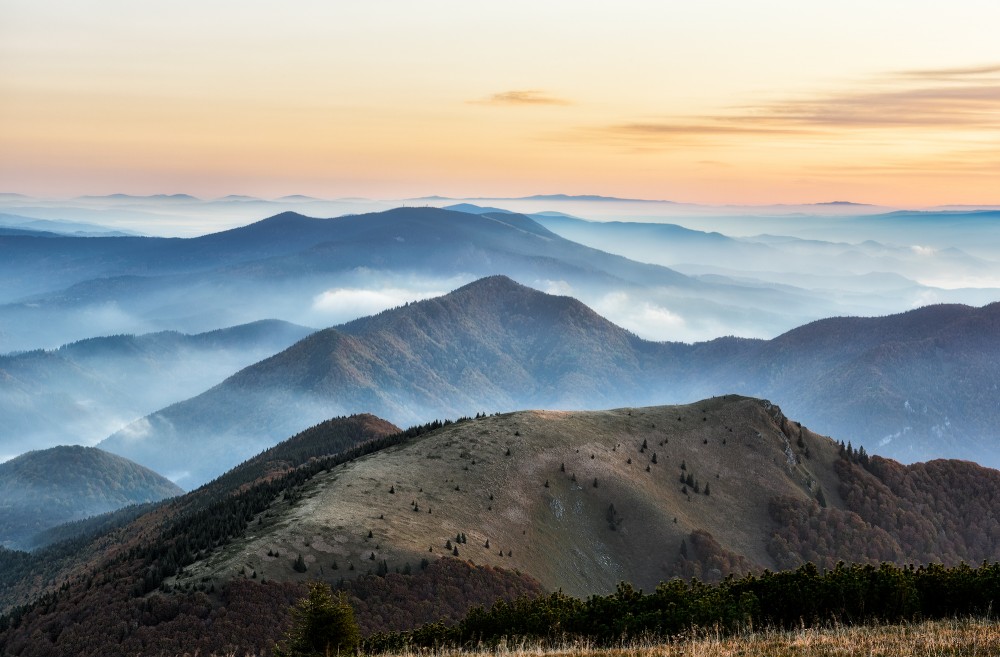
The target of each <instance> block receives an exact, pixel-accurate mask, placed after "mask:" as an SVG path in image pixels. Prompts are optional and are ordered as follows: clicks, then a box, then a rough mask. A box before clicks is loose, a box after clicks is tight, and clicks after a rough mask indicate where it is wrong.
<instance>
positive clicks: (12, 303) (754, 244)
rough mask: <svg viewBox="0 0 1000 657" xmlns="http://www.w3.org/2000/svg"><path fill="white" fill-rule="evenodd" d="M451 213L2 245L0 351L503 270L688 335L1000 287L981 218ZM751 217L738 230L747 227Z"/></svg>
mask: <svg viewBox="0 0 1000 657" xmlns="http://www.w3.org/2000/svg"><path fill="white" fill-rule="evenodd" d="M231 203H236V204H237V205H239V207H238V208H235V209H233V212H234V213H238V214H240V215H242V216H246V214H248V213H250V212H251V211H250V210H248V208H247V207H244V205H243V204H244V203H245V202H244V201H231ZM167 206H168V207H177V206H183V207H186V206H185V205H184V203H181V202H179V201H178V202H171V203H169V204H167ZM452 207H454V208H455V209H461V210H464V211H463V212H456V211H454V210H446V209H438V208H433V207H405V208H395V209H392V210H387V211H384V212H378V213H369V214H358V215H346V216H341V217H339V218H336V219H312V218H309V217H305V216H303V215H301V214H297V213H294V212H286V213H282V214H279V215H275V216H272V217H270V218H268V219H264V220H262V221H259V222H256V223H253V224H249V225H245V226H241V227H239V228H234V229H231V230H226V231H222V232H219V233H214V234H211V235H204V236H201V237H197V238H188V239H176V238H175V239H165V238H152V237H88V238H79V237H67V236H65V235H61V236H52V235H48V236H46V237H45V238H43V237H42V236H41V235H39V234H38V233H31V232H29V233H27V234H25V233H17V232H16V231H14V232H15V234H8V235H0V276H3V279H4V281H5V285H4V286H3V288H2V289H0V352H10V351H19V350H26V349H36V348H40V347H41V348H53V347H55V346H57V345H60V344H64V343H67V342H72V341H75V340H79V339H83V338H87V337H93V336H97V335H109V334H116V333H148V332H153V331H157V330H165V329H169V330H180V331H183V332H186V333H198V332H202V331H206V330H211V329H214V328H219V327H224V326H232V325H236V324H242V323H248V322H251V321H256V320H259V319H262V318H277V319H282V320H285V321H290V322H293V323H297V324H302V325H312V326H330V325H335V324H338V323H341V322H344V321H347V320H349V319H353V318H355V317H358V316H360V315H364V314H367V313H370V312H372V311H374V310H377V309H379V308H385V307H391V305H393V303H392V302H394V301H395V302H398V303H402V302H404V301H407V300H416V299H419V298H426V297H427V296H429V295H431V294H433V293H442V292H444V291H446V290H448V289H452V288H454V287H456V286H457V285H460V284H462V283H465V282H469V281H471V280H474V279H476V278H480V277H483V276H489V275H496V274H503V275H507V276H509V277H511V278H513V279H515V280H517V281H518V282H521V283H523V284H526V285H530V286H533V287H536V288H539V289H546V290H550V291H556V292H560V293H565V294H571V295H573V296H575V297H577V298H579V299H581V300H583V301H584V302H585V303H588V304H589V305H591V306H592V307H594V308H595V309H597V310H599V311H600V312H602V314H604V315H606V316H608V317H609V318H610V319H612V320H613V321H615V322H616V323H618V324H619V325H622V326H625V327H626V328H629V329H630V330H633V331H635V332H637V333H640V334H642V335H643V336H645V337H647V338H653V339H670V340H679V341H685V342H692V341H696V340H703V339H709V338H712V337H717V336H718V335H725V334H733V335H741V336H748V337H769V336H773V335H777V334H779V333H781V332H784V331H787V330H789V329H791V328H793V327H795V326H798V325H801V324H803V323H805V322H808V321H812V320H814V319H818V318H822V317H829V316H835V315H844V314H848V315H867V314H879V313H885V312H888V311H900V310H902V309H906V308H910V307H913V306H915V305H926V304H927V303H931V302H933V301H949V302H961V303H967V304H972V305H981V304H983V303H986V302H988V301H991V300H995V298H996V297H997V294H998V292H997V289H998V288H1000V265H998V264H997V262H996V259H995V257H994V256H990V257H983V256H981V255H976V253H977V252H978V251H982V250H985V251H986V252H987V253H991V254H995V252H996V249H997V248H1000V243H998V244H993V242H992V238H991V237H989V235H988V234H987V233H988V232H989V231H987V230H984V228H983V227H984V226H986V225H987V223H984V222H988V221H989V218H988V217H983V216H980V215H982V214H983V213H978V214H976V213H972V214H975V217H972V214H967V215H961V216H957V215H956V216H951V215H948V216H947V217H944V218H939V220H938V221H937V223H935V222H934V221H931V222H927V221H924V220H923V219H916V218H913V217H911V216H909V215H907V216H895V215H893V216H891V217H890V216H888V215H886V216H879V217H868V218H865V219H864V220H863V221H862V219H857V218H841V219H838V221H837V222H835V221H833V220H831V219H819V218H816V219H810V220H809V221H804V222H801V226H799V225H798V224H790V223H789V220H788V219H787V218H784V219H781V220H780V221H777V220H776V221H777V223H776V224H774V225H772V223H774V222H771V223H768V222H767V221H765V220H763V219H762V220H760V222H757V221H756V220H755V223H754V225H755V226H756V225H758V223H759V224H760V225H762V226H766V227H771V228H774V229H775V230H779V229H783V228H796V229H798V228H802V227H804V228H803V230H806V229H810V227H813V226H814V227H816V230H821V229H823V226H834V227H835V229H836V231H835V232H836V233H837V234H838V235H839V234H842V233H846V232H849V230H848V229H850V230H853V231H854V232H855V233H856V234H857V235H864V234H866V232H872V231H874V232H876V233H880V234H889V235H895V236H898V235H900V234H906V235H912V238H913V239H914V240H916V239H919V238H922V236H924V234H926V233H930V234H932V235H931V237H933V236H935V235H936V236H937V238H942V236H955V238H956V239H958V238H961V241H962V244H963V245H965V246H968V245H969V244H970V241H969V237H968V236H969V235H970V234H975V235H979V234H981V233H982V234H983V235H982V236H981V237H979V238H978V239H975V240H974V241H972V243H971V244H972V248H973V249H977V250H978V251H970V250H969V249H968V248H962V249H958V248H944V247H939V246H936V244H937V243H938V241H939V240H937V241H935V239H931V241H930V242H928V243H926V244H925V245H924V246H920V243H919V242H918V243H916V244H913V243H907V244H903V245H893V244H892V243H891V241H887V242H874V241H863V242H858V243H853V242H852V243H838V242H831V241H829V240H822V239H809V240H806V239H802V238H793V237H788V236H786V235H785V234H783V233H780V232H779V233H774V234H772V235H770V236H768V235H763V236H762V235H758V236H756V237H753V238H746V237H744V238H740V239H735V238H732V237H728V236H724V235H722V234H719V233H711V232H706V231H699V230H691V229H688V228H681V227H679V226H672V225H666V224H650V223H644V224H642V223H634V222H633V223H608V224H606V225H605V224H598V223H595V222H584V221H580V220H575V219H573V218H572V217H568V216H566V215H564V214H561V213H553V212H539V213H538V214H537V215H534V216H531V217H528V216H525V215H520V214H516V213H514V212H512V211H510V210H500V211H497V212H493V211H490V210H491V209H490V208H477V207H474V206H472V205H470V204H464V205H461V204H459V205H454V206H452ZM602 207H603V206H602ZM742 220H743V221H744V223H743V224H739V222H738V221H737V222H736V223H734V224H733V226H738V228H737V229H738V230H739V231H741V232H742V231H744V230H745V226H746V224H745V221H746V219H745V218H742ZM734 221H735V220H734ZM838 222H839V223H838ZM939 223H940V224H941V225H943V226H945V227H946V228H947V229H942V228H940V227H939V226H938V224H939ZM994 223H995V222H994ZM542 224H545V225H544V226H543V225H542ZM844 227H846V228H844ZM18 230H21V229H18ZM810 230H811V229H810ZM855 239H858V238H855ZM573 240H580V241H581V242H584V243H585V244H584V243H580V242H577V241H573ZM588 245H590V246H588ZM595 247H596V248H595ZM991 249H993V250H992V251H991ZM609 250H610V251H617V252H618V255H612V254H610V253H608V252H607V251H609ZM629 258H631V259H629ZM643 261H645V262H643ZM646 263H653V264H646ZM664 265H676V266H677V267H679V268H681V269H683V273H682V272H681V271H679V270H678V269H675V268H673V267H668V266H664ZM876 279H877V284H876V282H875V281H876ZM385 290H390V291H391V294H390V295H388V299H389V300H388V301H386V300H385V299H384V298H383V297H385V293H384V291H385ZM345 291H346V292H345ZM356 292H358V293H363V294H367V296H368V298H372V297H378V298H380V299H382V301H380V302H371V303H372V304H375V305H377V306H378V307H374V306H371V305H370V306H368V307H366V308H364V309H363V310H357V309H356V305H357V304H353V305H352V303H350V302H349V301H342V302H339V303H333V304H331V303H329V302H328V297H329V295H331V294H332V295H334V298H335V299H337V298H339V297H337V296H336V295H337V294H345V293H346V294H347V295H348V298H353V297H350V295H351V294H352V293H356ZM379 304H380V305H379Z"/></svg>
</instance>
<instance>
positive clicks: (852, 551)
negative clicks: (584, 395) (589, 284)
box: [0, 396, 1000, 655]
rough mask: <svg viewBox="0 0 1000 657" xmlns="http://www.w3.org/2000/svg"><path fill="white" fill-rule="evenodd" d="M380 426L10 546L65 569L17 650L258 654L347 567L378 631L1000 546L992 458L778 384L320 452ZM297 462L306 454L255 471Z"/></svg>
mask: <svg viewBox="0 0 1000 657" xmlns="http://www.w3.org/2000/svg"><path fill="white" fill-rule="evenodd" d="M365 426H371V427H375V428H376V430H377V431H378V429H377V428H378V427H379V426H381V427H383V429H387V428H388V427H387V426H385V425H384V424H380V422H379V421H378V420H377V419H375V418H371V417H370V416H358V417H356V418H341V419H338V420H335V421H333V422H331V423H329V424H325V425H320V426H318V427H316V428H315V430H310V431H307V432H304V433H303V434H302V435H300V436H299V437H297V439H293V440H292V441H290V442H288V443H286V444H284V445H283V446H280V447H279V448H278V449H277V450H275V451H273V452H270V453H268V454H262V455H261V457H260V459H259V460H258V459H253V460H251V461H250V462H248V463H247V464H246V465H245V466H244V468H243V469H242V472H243V474H240V470H237V471H234V472H233V473H232V477H231V478H230V477H229V476H228V475H227V477H224V478H222V479H220V480H218V482H217V484H212V485H209V486H206V487H205V488H203V489H200V490H197V491H194V492H192V493H189V494H187V495H186V496H184V497H182V498H179V499H178V500H176V501H173V502H171V503H169V504H164V505H160V506H159V507H157V508H156V509H153V510H152V511H150V512H149V513H147V514H145V515H144V516H141V517H139V518H137V519H136V520H134V521H132V522H131V523H130V524H128V525H127V526H125V527H122V528H121V529H118V530H111V531H109V532H107V533H105V534H102V535H100V536H97V537H95V538H94V539H92V540H90V541H89V542H87V543H86V544H85V545H76V546H74V547H73V550H72V553H71V554H72V556H69V555H70V553H62V552H60V551H59V548H58V547H57V546H53V547H52V548H49V550H48V551H47V552H46V553H45V554H43V555H40V556H39V558H38V560H37V561H34V562H31V561H30V558H27V559H28V561H27V562H26V561H25V559H26V557H21V556H18V554H17V553H4V552H2V551H0V563H4V564H8V565H7V568H8V572H10V571H11V570H16V571H18V572H19V573H20V574H19V575H18V576H17V577H16V578H15V579H13V580H11V583H10V584H9V585H8V586H6V587H5V588H4V591H5V592H10V591H19V592H20V595H21V596H22V598H21V599H24V597H25V596H27V597H34V598H37V597H38V595H39V593H40V591H41V590H43V589H39V588H38V586H37V585H36V586H32V585H30V582H33V581H34V582H36V583H37V582H42V581H49V582H53V585H52V588H51V589H49V590H50V591H52V592H51V593H50V594H49V595H47V596H46V597H44V598H43V599H42V602H41V603H39V604H36V605H33V606H31V607H29V608H26V609H21V610H19V611H15V612H14V613H13V614H10V615H8V616H6V617H0V651H8V652H15V654H16V651H18V650H23V649H24V648H25V646H27V645H28V644H30V645H31V646H32V652H31V653H30V654H33V655H60V654H109V655H117V654H122V655H124V654H134V653H136V652H157V651H166V652H167V654H175V653H176V654H180V653H181V652H183V651H185V650H186V651H188V652H190V651H192V650H195V649H197V650H200V651H202V652H205V653H209V652H212V651H214V652H217V653H221V652H232V651H234V650H235V651H236V652H238V653H241V652H245V651H248V650H250V651H258V652H259V651H260V650H261V649H262V648H265V647H269V646H270V645H271V642H273V641H274V640H276V639H277V638H278V637H279V636H280V634H281V632H282V628H283V627H285V624H286V623H287V622H288V616H287V609H288V606H289V605H290V604H291V602H292V601H293V600H294V599H295V598H296V597H298V596H300V595H302V592H303V590H304V587H303V583H304V582H306V581H307V580H315V579H319V580H325V581H328V582H330V583H332V584H334V585H336V586H338V587H340V588H343V589H344V590H345V591H346V592H347V594H348V595H349V596H350V597H351V600H352V604H353V605H354V606H355V608H356V609H358V610H359V616H360V618H359V622H361V624H362V627H364V628H365V631H366V632H371V631H375V630H379V629H406V628H408V627H414V626H416V625H419V624H423V623H428V622H433V621H436V620H438V619H440V618H441V617H446V618H450V619H453V620H454V619H457V618H460V617H461V616H462V615H464V613H465V612H466V611H467V610H468V609H469V607H470V606H471V605H473V604H489V602H490V601H491V600H493V599H496V598H497V597H502V598H506V599H510V598H511V597H514V596H516V595H517V594H518V593H527V592H536V591H539V590H544V589H549V590H551V589H553V588H556V587H560V588H562V589H563V590H564V591H566V592H574V593H579V594H584V595H585V594H588V593H591V592H607V591H610V590H613V589H614V587H615V586H616V584H617V583H618V582H619V581H620V580H629V581H632V582H633V583H635V584H636V585H637V586H640V587H643V588H645V589H646V590H650V589H651V588H652V586H653V585H654V584H655V583H656V582H659V581H660V580H662V579H666V578H670V577H673V576H681V577H691V576H697V577H699V578H702V579H704V580H708V581H713V580H718V579H720V578H721V577H724V576H725V575H727V574H730V573H733V574H738V573H742V572H746V571H759V570H761V569H763V568H772V569H776V568H786V567H791V566H797V565H800V564H802V563H803V562H804V561H806V560H807V559H808V560H812V561H813V562H814V563H817V564H819V565H820V566H823V567H832V566H833V565H834V564H835V562H836V561H837V560H839V559H843V560H845V561H848V562H858V563H877V562H879V561H881V560H883V559H888V560H892V561H895V562H896V563H900V564H905V563H922V562H928V561H938V562H944V563H949V564H955V563H958V561H960V560H965V561H967V562H979V561H982V560H983V559H993V560H995V559H997V558H998V556H1000V555H998V554H997V545H998V544H1000V543H998V541H997V538H998V537H997V536H996V535H995V528H996V527H997V526H998V523H997V518H996V515H995V514H996V511H995V509H997V508H1000V473H998V472H997V471H995V470H989V469H986V468H981V467H979V466H976V465H974V464H972V463H967V462H960V461H937V462H932V463H927V464H919V465H915V466H902V465H899V464H897V463H894V462H891V461H887V460H884V459H880V458H878V457H870V456H869V455H867V454H866V453H863V452H859V451H856V450H853V449H850V450H848V449H847V448H846V447H844V446H843V445H841V444H838V443H834V442H833V441H831V440H830V439H827V438H824V437H822V436H817V435H816V434H814V433H813V432H811V431H809V430H808V429H806V428H804V427H801V426H800V425H799V424H798V423H797V422H794V421H791V420H789V419H787V418H786V417H785V416H784V415H783V413H782V412H781V410H780V409H779V408H778V407H776V406H774V405H773V404H771V403H769V402H766V401H761V400H756V399H750V398H745V397H738V396H726V397H718V398H714V399H707V400H704V401H702V402H698V403H696V404H691V405H687V406H659V407H648V408H624V409H619V410H611V411H597V412H574V413H566V412H552V411H523V412H516V413H510V414H504V415H491V416H480V417H478V418H475V419H465V420H460V421H457V422H454V423H444V424H442V423H435V424H433V425H430V426H425V427H419V428H415V429H413V430H409V431H407V432H404V433H401V434H396V435H384V434H382V435H381V437H378V436H373V437H372V439H371V440H369V441H367V442H362V443H361V444H358V445H357V446H356V447H355V448H352V449H349V450H348V451H346V452H341V453H340V454H339V455H334V456H331V457H319V458H317V457H309V456H307V454H306V452H311V453H313V454H315V453H318V452H321V451H323V441H322V438H321V436H323V435H329V436H330V437H331V438H332V439H333V440H334V442H336V441H338V440H339V438H337V436H338V435H340V432H339V429H338V428H346V429H347V431H348V433H350V432H353V431H355V429H356V428H357V427H365ZM643 442H645V447H643ZM330 444H331V445H332V444H333V443H330ZM295 453H298V454H299V457H291V455H292V454H295ZM302 458H307V459H308V460H305V461H302ZM285 459H289V462H288V467H291V466H293V465H294V463H300V465H299V466H298V467H296V468H294V469H281V468H271V467H269V466H265V467H263V468H259V466H260V465H261V463H268V462H270V463H276V462H279V461H282V460H285ZM247 468H249V469H247ZM254 472H256V474H254ZM689 475H690V477H691V479H690V480H688V479H687V477H688V476H689ZM682 476H683V477H684V478H685V482H684V483H682V482H681V477H682ZM255 477H256V478H255ZM227 480H228V482H229V483H223V482H226V481H227ZM595 480H596V485H595ZM706 489H707V490H706ZM491 496H492V499H490V498H491ZM675 520H676V521H675ZM487 541H488V542H489V545H487ZM455 552H457V553H458V554H457V555H456V554H455ZM60 555H62V556H60ZM300 556H301V559H300V558H299V557H300ZM473 562H474V564H475V565H472V563H473ZM297 563H298V564H299V565H298V566H297V565H296V564H297ZM32 573H35V574H34V575H33V574H32ZM37 573H44V574H45V575H44V578H40V577H38V575H37ZM537 582H541V584H538V583H537ZM55 587H61V588H63V589H64V590H63V591H60V592H54V588H55ZM5 595H6V596H9V593H5ZM6 599H7V604H10V600H11V599H10V597H7V598H6ZM82 609H86V610H88V611H87V613H86V614H81V610H82ZM84 618H85V619H86V620H85V621H84V620H82V619H84ZM43 628H44V629H43ZM95 629H99V631H97V632H95V631H94V630H95Z"/></svg>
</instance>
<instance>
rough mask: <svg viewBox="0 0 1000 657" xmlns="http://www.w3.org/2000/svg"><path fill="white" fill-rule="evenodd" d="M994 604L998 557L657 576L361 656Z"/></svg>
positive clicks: (888, 619)
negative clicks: (946, 563) (658, 580)
mask: <svg viewBox="0 0 1000 657" xmlns="http://www.w3.org/2000/svg"><path fill="white" fill-rule="evenodd" d="M997 601H1000V563H993V564H983V565H982V566H980V567H978V568H972V567H970V566H967V565H961V566H956V567H954V568H945V567H943V566H940V565H929V566H921V567H919V568H915V567H913V566H907V567H902V568H901V567H898V566H893V565H891V564H882V565H881V566H878V567H876V566H873V565H865V566H861V565H853V566H847V565H845V564H843V563H840V564H837V565H836V566H835V567H834V568H833V569H831V570H826V571H820V570H819V569H817V568H816V566H814V565H812V564H806V565H805V566H802V567H800V568H798V569H796V570H794V571H783V572H778V573H773V572H770V571H765V572H764V573H762V574H760V575H753V574H751V575H746V576H745V577H742V578H739V579H737V578H735V577H728V578H726V579H725V580H724V581H722V582H721V583H719V584H716V585H709V584H705V583H703V582H701V581H699V580H697V579H694V580H691V581H688V582H685V581H683V580H680V579H675V580H671V581H669V582H664V583H662V584H660V585H659V586H657V587H656V590H655V591H653V592H652V593H649V594H643V593H642V591H639V590H636V589H634V588H633V587H632V586H630V585H628V584H625V583H623V584H621V585H620V586H619V587H618V590H617V591H615V592H614V593H612V594H611V595H606V596H591V597H589V598H587V599H586V600H580V599H577V598H573V597H570V596H567V595H565V594H563V593H561V592H556V593H552V594H550V595H548V596H541V597H537V598H520V599H518V600H516V601H514V602H513V603H511V602H508V601H505V600H501V601H498V602H496V603H495V604H494V605H493V606H492V607H490V608H489V609H486V608H483V607H478V608H475V609H473V610H472V611H471V612H469V614H468V615H467V616H466V617H465V618H463V619H462V620H461V621H460V622H458V623H455V624H453V625H448V624H445V623H431V624H428V625H423V626H421V627H419V628H417V629H414V630H411V631H408V632H395V633H378V634H374V635H371V636H369V637H368V638H367V639H366V640H365V642H364V651H365V652H368V653H382V652H399V651H402V650H412V649H420V648H440V647H442V646H477V645H481V644H485V645H487V646H495V645H497V644H498V643H499V642H500V641H501V640H506V641H507V642H508V643H516V642H518V641H520V640H525V639H526V640H530V641H537V640H541V641H549V642H552V643H555V644H559V645H561V644H565V643H566V642H567V641H570V642H576V641H579V642H585V643H589V644H596V645H611V644H615V643H619V642H622V641H627V640H629V639H640V638H641V639H653V640H670V639H671V637H676V636H678V635H682V634H683V633H685V632H687V631H689V630H692V629H697V628H701V629H705V628H714V629H716V630H718V631H721V632H732V631H735V630H739V629H743V628H746V627H780V628H793V627H801V626H812V625H816V624H824V623H831V622H834V623H842V624H848V625H851V624H859V623H899V622H903V621H912V620H917V619H931V618H947V617H950V616H963V615H983V614H990V613H991V612H992V610H993V607H994V605H995V603H996V602H997Z"/></svg>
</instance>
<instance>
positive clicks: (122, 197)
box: [79, 194, 201, 203]
mask: <svg viewBox="0 0 1000 657" xmlns="http://www.w3.org/2000/svg"><path fill="white" fill-rule="evenodd" d="M79 199H80V200H85V201H126V202H132V201H156V202H167V203H177V202H180V203H192V202H194V203H197V202H200V201H201V199H200V198H198V197H197V196H191V195H190V194H145V195H134V194H104V195H97V196H95V195H89V196H80V197H79Z"/></svg>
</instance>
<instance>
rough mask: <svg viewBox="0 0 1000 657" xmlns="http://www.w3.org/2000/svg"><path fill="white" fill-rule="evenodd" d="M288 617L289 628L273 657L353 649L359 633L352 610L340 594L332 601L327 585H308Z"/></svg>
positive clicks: (311, 655)
mask: <svg viewBox="0 0 1000 657" xmlns="http://www.w3.org/2000/svg"><path fill="white" fill-rule="evenodd" d="M292 616H293V618H294V621H293V624H292V629H290V630H289V631H288V633H287V634H286V635H285V639H284V641H282V644H280V645H276V646H275V647H274V654H275V657H317V656H319V657H327V656H329V655H336V654H338V653H339V654H349V653H353V652H355V651H356V650H357V647H358V643H359V642H360V640H361V631H360V630H359V629H358V624H357V622H356V621H355V620H354V610H353V609H352V608H351V605H349V604H348V603H347V600H345V599H344V596H343V594H341V595H339V596H337V597H336V598H335V597H334V596H333V592H332V591H331V590H330V587H329V586H328V585H326V584H322V583H320V582H313V583H311V584H310V585H309V595H308V596H306V597H305V598H303V599H302V600H301V601H300V602H299V604H298V605H297V606H296V607H295V608H294V609H292Z"/></svg>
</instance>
